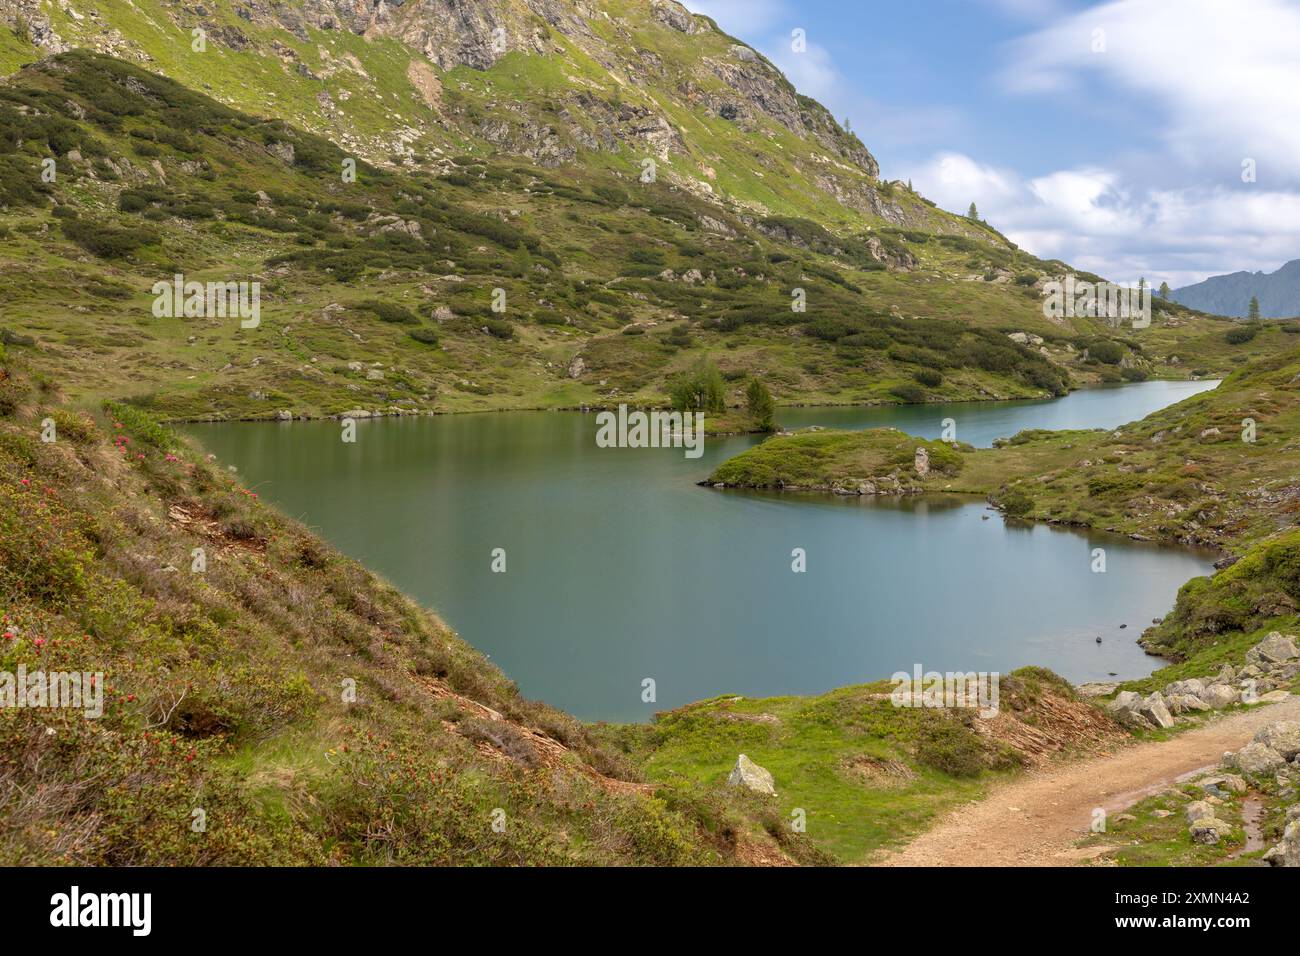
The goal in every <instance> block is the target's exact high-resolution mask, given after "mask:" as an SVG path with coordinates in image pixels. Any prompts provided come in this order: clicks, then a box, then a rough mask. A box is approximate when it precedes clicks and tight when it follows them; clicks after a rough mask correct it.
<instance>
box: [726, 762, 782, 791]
mask: <svg viewBox="0 0 1300 956" xmlns="http://www.w3.org/2000/svg"><path fill="white" fill-rule="evenodd" d="M727 784H728V785H729V786H732V787H744V788H746V789H747V790H753V791H754V792H755V793H766V794H770V795H772V796H776V785H775V784H774V783H773V781H772V774H771V773H769V772H768V771H767V770H764V769H763V768H762V767H760V766H759V765H758V764H756V763H754V761H752V760H750V759H749V758H748V757H746V756H745V755H744V754H741V755H740V756H739V757H737V758H736V766H735V767H733V768H732V770H731V776H729V777H728V778H727Z"/></svg>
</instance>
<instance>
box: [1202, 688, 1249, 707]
mask: <svg viewBox="0 0 1300 956" xmlns="http://www.w3.org/2000/svg"><path fill="white" fill-rule="evenodd" d="M1199 696H1200V698H1201V700H1203V701H1205V702H1206V703H1207V704H1209V705H1210V706H1211V707H1213V708H1214V709H1215V710H1223V708H1225V707H1231V706H1232V705H1233V704H1235V703H1236V702H1237V699H1238V698H1239V697H1240V696H1241V695H1240V692H1239V691H1238V690H1237V689H1236V688H1235V687H1229V686H1228V685H1227V684H1211V685H1210V686H1209V687H1207V688H1205V690H1203V691H1201V693H1200V695H1199Z"/></svg>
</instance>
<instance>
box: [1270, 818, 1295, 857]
mask: <svg viewBox="0 0 1300 956" xmlns="http://www.w3.org/2000/svg"><path fill="white" fill-rule="evenodd" d="M1274 849H1276V850H1279V851H1281V852H1280V853H1278V854H1277V856H1276V857H1273V858H1271V859H1269V862H1270V863H1272V864H1273V865H1274V866H1300V820H1292V821H1291V822H1290V823H1288V824H1287V825H1286V831H1285V832H1284V833H1283V834H1282V842H1281V843H1279V844H1278V845H1277V846H1276V847H1275V848H1274ZM1269 852H1270V853H1272V851H1271V850H1270V851H1269Z"/></svg>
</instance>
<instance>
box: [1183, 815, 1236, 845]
mask: <svg viewBox="0 0 1300 956" xmlns="http://www.w3.org/2000/svg"><path fill="white" fill-rule="evenodd" d="M1231 829H1232V827H1231V826H1229V825H1228V824H1226V823H1224V822H1223V821H1222V820H1216V819H1215V818H1214V817H1204V818H1202V819H1200V820H1196V821H1194V822H1193V823H1192V825H1191V826H1190V827H1188V830H1189V832H1190V833H1191V834H1192V839H1193V840H1195V841H1196V842H1197V843H1205V844H1213V843H1218V842H1219V841H1220V840H1221V839H1223V837H1225V836H1227V834H1228V831H1229V830H1231Z"/></svg>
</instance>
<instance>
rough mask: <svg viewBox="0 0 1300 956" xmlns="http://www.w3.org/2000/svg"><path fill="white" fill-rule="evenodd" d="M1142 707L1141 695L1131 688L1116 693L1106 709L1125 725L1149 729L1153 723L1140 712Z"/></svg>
mask: <svg viewBox="0 0 1300 956" xmlns="http://www.w3.org/2000/svg"><path fill="white" fill-rule="evenodd" d="M1141 708H1142V697H1141V695H1139V694H1135V693H1133V691H1131V690H1122V691H1120V692H1119V693H1118V694H1116V695H1115V699H1114V700H1112V701H1111V702H1110V703H1109V704H1107V705H1106V709H1107V710H1109V711H1110V713H1111V716H1112V717H1114V718H1115V719H1116V720H1117V721H1119V722H1120V723H1121V724H1123V725H1124V726H1126V727H1132V728H1135V729H1140V730H1149V729H1150V728H1151V727H1152V726H1153V724H1152V723H1151V721H1149V720H1147V719H1146V718H1145V717H1143V716H1142V714H1141V713H1139V711H1140V710H1141Z"/></svg>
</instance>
